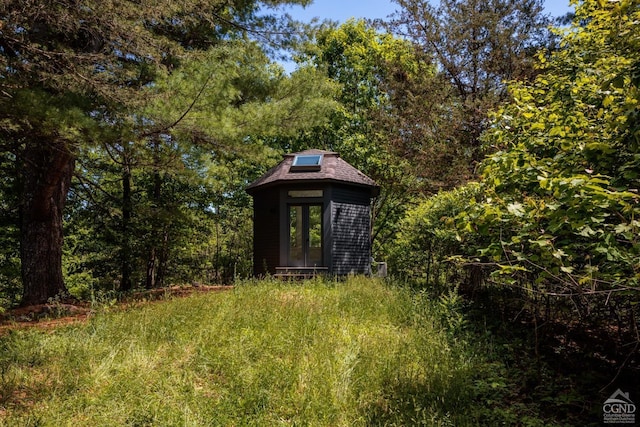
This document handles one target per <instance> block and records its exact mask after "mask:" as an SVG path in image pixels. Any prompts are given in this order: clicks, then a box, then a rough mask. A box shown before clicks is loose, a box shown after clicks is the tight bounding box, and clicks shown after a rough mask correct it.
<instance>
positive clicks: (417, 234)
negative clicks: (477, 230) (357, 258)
mask: <svg viewBox="0 0 640 427" xmlns="http://www.w3.org/2000/svg"><path fill="white" fill-rule="evenodd" d="M481 190H482V186H481V185H479V184H478V183H470V184H467V185H465V186H462V187H459V188H457V189H454V190H451V191H446V192H441V193H439V194H437V195H435V196H433V197H431V198H429V199H426V200H424V201H422V202H421V203H420V204H418V205H417V206H416V207H414V208H413V209H411V210H409V211H408V212H407V215H406V216H405V218H404V219H403V220H402V221H401V223H400V227H399V228H400V232H399V233H398V235H397V238H396V241H395V245H394V248H393V250H392V252H391V255H390V264H391V268H392V272H393V273H394V274H398V275H401V276H403V277H407V278H409V279H410V280H411V281H414V282H415V283H417V284H418V285H420V286H427V285H429V286H430V287H441V286H445V287H446V285H447V283H448V280H449V279H451V275H455V274H457V272H458V265H454V264H452V263H450V261H452V257H453V256H454V255H457V256H460V255H467V256H473V255H474V253H475V250H476V248H477V247H476V245H477V243H474V242H475V241H476V236H474V235H473V234H472V233H471V231H472V230H470V229H467V230H465V229H459V228H458V227H457V223H458V222H459V221H458V216H459V215H460V214H461V213H463V212H465V210H466V209H468V208H469V207H470V206H474V205H475V204H476V203H477V201H476V200H477V199H478V198H479V197H480V195H481Z"/></svg>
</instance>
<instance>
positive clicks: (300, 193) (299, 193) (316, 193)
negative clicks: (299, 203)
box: [287, 190, 324, 198]
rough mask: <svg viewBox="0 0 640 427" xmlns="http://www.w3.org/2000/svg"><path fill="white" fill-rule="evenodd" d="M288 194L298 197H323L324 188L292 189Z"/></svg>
mask: <svg viewBox="0 0 640 427" xmlns="http://www.w3.org/2000/svg"><path fill="white" fill-rule="evenodd" d="M287 195H288V196H289V197H292V198H297V197H322V196H323V195H324V191H322V190H290V191H288V192H287Z"/></svg>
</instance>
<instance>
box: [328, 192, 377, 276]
mask: <svg viewBox="0 0 640 427" xmlns="http://www.w3.org/2000/svg"><path fill="white" fill-rule="evenodd" d="M335 196H336V194H335V193H334V199H335ZM331 205H332V209H331V210H332V212H331V214H332V218H333V220H332V225H333V227H332V229H333V230H332V231H333V239H332V248H331V249H332V266H331V267H332V268H331V270H332V272H333V274H336V275H344V274H352V273H353V274H366V273H369V269H370V267H369V266H370V263H371V249H370V235H369V234H370V218H369V204H366V205H362V204H352V203H337V202H333V203H332V204H331Z"/></svg>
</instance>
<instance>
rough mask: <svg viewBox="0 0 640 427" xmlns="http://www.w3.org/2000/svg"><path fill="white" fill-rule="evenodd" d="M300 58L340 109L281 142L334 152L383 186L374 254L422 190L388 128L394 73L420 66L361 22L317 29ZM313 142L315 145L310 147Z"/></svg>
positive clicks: (404, 46)
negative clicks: (335, 89)
mask: <svg viewBox="0 0 640 427" xmlns="http://www.w3.org/2000/svg"><path fill="white" fill-rule="evenodd" d="M299 60H300V61H301V62H302V63H305V64H311V65H313V66H314V67H315V68H316V69H317V70H319V71H320V72H322V73H324V74H325V75H326V76H327V77H328V78H329V79H331V80H332V81H334V82H336V83H337V84H338V85H339V88H340V90H339V93H338V95H337V97H336V98H337V101H338V102H339V107H338V108H337V109H336V110H335V111H334V112H333V114H332V115H331V118H330V120H329V121H328V122H326V123H323V124H322V126H318V127H315V128H312V129H308V130H306V131H304V132H301V133H300V134H299V135H297V136H296V137H295V138H293V139H292V138H289V139H286V140H284V141H280V143H282V144H283V145H284V146H285V148H286V149H288V150H302V149H306V148H318V147H321V148H325V149H328V150H335V151H337V152H338V153H340V155H341V156H342V157H343V158H344V159H345V160H346V161H347V162H349V163H351V164H352V165H354V166H355V167H356V168H358V169H360V170H362V171H363V172H364V173H366V174H367V175H368V176H370V177H371V178H373V179H374V180H375V181H376V182H378V184H379V185H380V186H381V193H380V196H379V197H378V198H377V199H376V202H375V205H374V207H373V208H374V209H373V217H374V218H373V219H374V222H373V223H374V230H373V233H372V236H373V240H374V242H373V243H374V252H375V253H376V255H377V256H378V255H379V256H382V255H384V249H383V248H384V246H385V245H386V244H387V242H388V240H389V238H390V237H391V236H392V235H393V233H394V229H395V228H394V225H395V224H396V223H397V220H398V218H399V217H401V216H402V214H403V212H404V210H405V209H406V207H407V204H408V203H409V201H410V200H411V198H412V197H413V196H415V194H416V193H417V192H418V188H419V187H420V183H419V182H418V181H417V180H416V179H414V177H412V176H411V175H410V174H408V173H407V171H408V170H409V168H410V167H409V159H402V158H400V157H398V156H396V153H395V151H394V150H393V149H392V146H391V145H390V141H392V140H393V138H394V133H393V132H394V129H392V128H390V127H388V126H387V123H388V119H387V116H388V115H389V114H391V109H392V108H393V105H392V103H391V102H390V101H391V99H392V97H393V94H391V93H390V92H389V87H390V85H389V84H388V83H387V81H388V80H389V79H393V78H394V72H403V73H409V74H412V75H413V73H414V71H415V70H416V69H417V68H418V65H417V58H416V57H415V56H414V52H413V50H412V48H411V46H410V44H409V43H407V42H405V41H403V40H401V39H399V38H396V37H393V36H392V35H391V34H388V33H381V32H379V31H377V30H376V29H375V28H374V27H373V26H372V25H370V24H368V23H366V22H365V21H363V20H358V21H356V20H349V21H347V22H345V23H344V24H342V25H340V26H338V27H334V26H326V27H321V28H320V29H318V31H317V33H316V34H315V40H314V41H313V42H312V43H310V44H308V45H307V46H306V48H305V49H304V51H303V52H302V53H301V54H300V56H299ZM310 144H311V145H310Z"/></svg>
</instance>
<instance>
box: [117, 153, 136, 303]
mask: <svg viewBox="0 0 640 427" xmlns="http://www.w3.org/2000/svg"><path fill="white" fill-rule="evenodd" d="M123 157H124V164H123V170H122V255H121V256H122V259H121V260H120V261H121V274H122V277H121V278H120V290H121V291H122V292H127V291H130V290H131V289H132V287H133V283H132V282H131V236H130V235H129V234H130V230H129V228H130V227H131V214H132V212H133V200H132V199H131V166H130V164H129V158H128V155H126V153H124V154H123Z"/></svg>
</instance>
